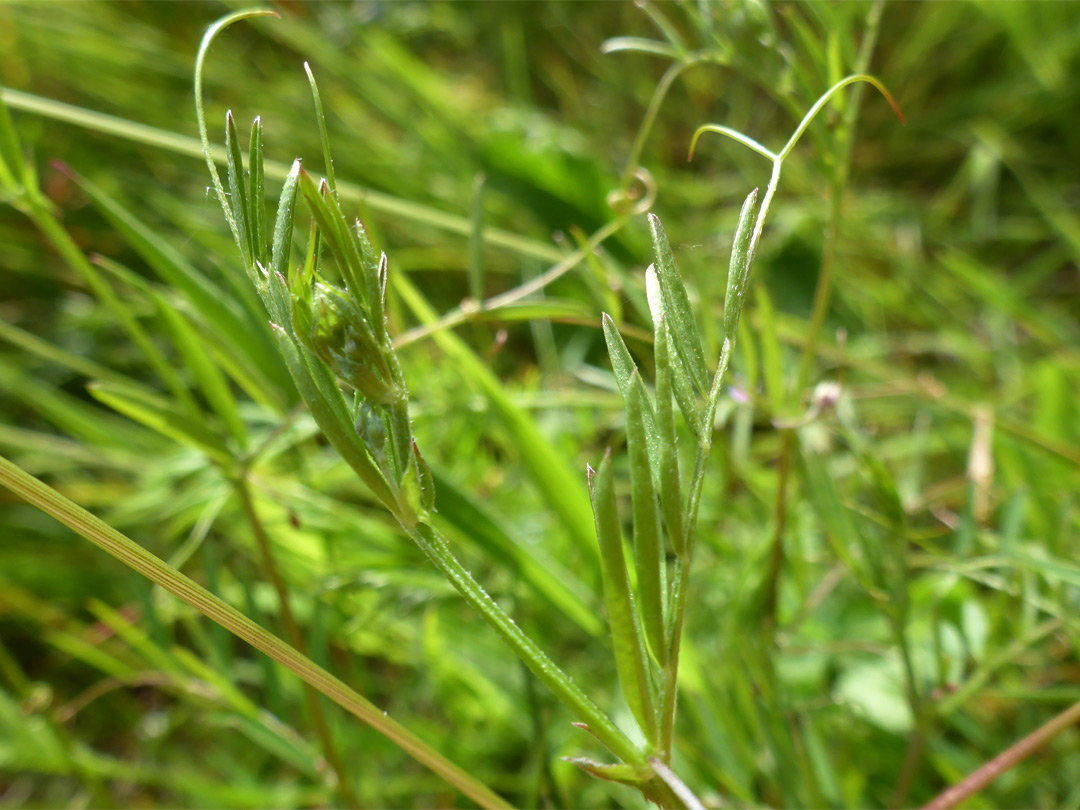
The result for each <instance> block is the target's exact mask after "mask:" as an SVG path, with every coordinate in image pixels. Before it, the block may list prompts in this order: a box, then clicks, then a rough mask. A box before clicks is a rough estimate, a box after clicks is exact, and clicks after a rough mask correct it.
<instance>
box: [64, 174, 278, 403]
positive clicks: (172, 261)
mask: <svg viewBox="0 0 1080 810" xmlns="http://www.w3.org/2000/svg"><path fill="white" fill-rule="evenodd" d="M66 172H67V173H68V175H69V176H70V177H71V178H72V179H73V180H74V181H75V182H76V183H77V184H78V185H79V187H80V188H81V189H82V190H83V191H85V192H86V194H87V195H88V196H89V197H90V199H91V200H93V201H94V203H95V205H96V206H97V208H98V210H100V211H101V213H103V214H104V215H105V218H106V219H108V220H109V221H110V222H111V223H112V225H113V226H114V227H115V228H116V229H117V230H118V231H120V233H121V234H122V235H123V237H124V239H125V240H126V241H127V243H128V244H129V245H131V247H132V248H133V249H134V250H135V252H136V253H138V254H139V255H140V256H141V257H142V258H143V259H144V260H145V261H146V263H147V264H149V265H150V267H151V268H153V270H154V271H155V272H156V273H157V274H158V276H159V277H160V278H161V279H162V281H164V282H165V283H167V284H168V285H169V286H171V287H175V288H176V289H177V290H179V291H180V292H181V293H182V294H183V296H184V297H185V298H186V299H187V300H188V302H190V304H191V307H192V309H193V311H194V312H197V313H198V314H199V316H200V318H201V319H203V320H204V321H205V323H207V324H212V325H213V326H214V330H213V331H215V332H216V333H218V334H220V335H221V336H222V339H223V341H224V342H225V343H226V345H227V346H228V347H229V350H230V351H231V352H233V353H235V354H236V355H237V356H238V357H244V358H245V359H246V364H249V365H251V366H253V368H252V369H251V371H250V372H249V373H248V375H247V376H249V377H252V378H257V377H255V374H256V373H257V375H258V376H261V377H262V378H263V379H262V380H261V385H260V390H261V396H260V398H261V399H263V400H268V401H272V402H273V401H276V402H279V403H282V400H284V403H282V408H283V409H284V407H285V404H291V403H294V402H295V394H294V392H293V390H292V387H291V386H290V385H289V377H288V372H287V371H286V370H285V367H284V364H283V363H282V361H281V357H280V355H279V354H278V353H277V351H276V348H275V346H274V344H273V341H272V340H271V338H270V336H269V335H268V334H267V331H266V329H265V320H266V319H265V317H264V316H263V314H262V309H261V307H260V305H259V300H258V298H257V297H256V296H255V295H254V291H253V290H252V291H251V292H250V300H245V301H244V302H243V304H242V305H238V304H237V302H236V301H235V300H233V299H232V298H230V296H228V295H226V294H225V292H224V291H223V290H222V289H221V288H220V287H219V286H218V285H217V284H215V283H213V282H212V281H210V280H209V279H208V278H207V277H206V276H205V275H203V274H202V273H201V272H199V271H198V270H197V269H196V268H195V267H193V266H192V265H191V263H190V262H188V261H187V259H185V258H184V257H183V256H182V255H181V254H180V253H179V251H177V250H176V249H175V248H173V247H172V246H171V245H169V244H168V243H167V242H165V240H163V239H161V238H160V237H159V236H158V235H157V234H156V233H154V231H153V230H151V229H150V228H149V227H147V225H146V224H145V223H143V222H141V221H140V220H139V219H137V218H136V217H135V216H134V215H133V214H132V213H131V212H130V211H128V210H127V209H126V208H124V207H123V206H122V205H120V203H119V202H117V201H116V200H115V199H114V198H113V197H111V196H110V195H108V194H107V193H106V192H105V191H104V190H102V189H101V188H100V187H99V186H97V185H96V184H95V183H92V182H91V181H89V180H87V179H86V178H85V177H83V176H82V175H80V174H79V173H78V172H75V171H73V170H70V169H67V170H66Z"/></svg>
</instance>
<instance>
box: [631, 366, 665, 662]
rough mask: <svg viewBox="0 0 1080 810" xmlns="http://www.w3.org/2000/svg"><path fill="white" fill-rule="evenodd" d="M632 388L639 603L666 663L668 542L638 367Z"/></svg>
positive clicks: (653, 647) (652, 641)
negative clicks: (655, 486)
mask: <svg viewBox="0 0 1080 810" xmlns="http://www.w3.org/2000/svg"><path fill="white" fill-rule="evenodd" d="M628 388H629V390H628V392H627V397H626V449H627V455H628V456H629V461H630V494H631V507H632V511H633V518H634V530H633V531H634V566H635V568H636V570H637V589H638V607H639V609H640V610H641V620H642V622H641V623H642V627H643V628H644V630H645V638H646V640H647V641H648V643H649V649H651V650H652V653H653V657H655V658H656V660H657V662H658V663H659V664H660V666H661V667H663V666H664V665H665V664H666V663H667V658H668V645H667V641H666V640H665V638H664V635H665V634H664V591H665V590H666V589H665V587H664V546H663V543H662V542H661V539H660V511H659V509H658V508H657V503H656V491H655V490H654V489H653V477H652V472H651V470H650V468H649V454H648V450H647V443H646V432H645V431H646V427H645V419H644V411H645V408H646V407H647V405H648V401H649V400H648V394H646V393H645V385H644V384H643V383H642V382H641V375H639V374H638V371H637V369H634V371H633V372H631V374H630V384H629V386H628Z"/></svg>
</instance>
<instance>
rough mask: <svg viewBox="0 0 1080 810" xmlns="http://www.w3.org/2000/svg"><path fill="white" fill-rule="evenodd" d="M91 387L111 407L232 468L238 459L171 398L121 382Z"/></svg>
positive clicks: (97, 384)
mask: <svg viewBox="0 0 1080 810" xmlns="http://www.w3.org/2000/svg"><path fill="white" fill-rule="evenodd" d="M88 390H89V391H90V393H91V394H92V395H93V396H94V398H95V399H98V400H100V401H101V402H104V403H105V404H106V405H108V406H109V407H110V408H113V409H114V410H116V411H119V412H120V413H122V414H124V415H125V416H129V417H131V418H132V419H134V420H135V421H136V422H139V423H140V424H143V425H146V426H147V427H149V428H152V429H153V430H156V431H157V432H158V433H161V434H162V435H163V436H168V437H169V438H170V439H173V440H175V441H178V442H180V443H181V444H185V445H187V446H189V447H193V448H195V449H196V450H199V451H200V452H203V453H205V454H206V455H207V456H208V457H209V458H211V459H212V460H214V461H215V462H217V463H218V464H220V465H221V466H222V467H224V468H225V469H231V468H232V466H233V465H234V462H235V459H234V458H233V456H232V454H231V453H229V450H228V448H226V447H225V445H224V443H223V442H222V441H221V438H220V437H219V436H218V435H217V434H216V433H214V431H212V430H210V429H208V428H207V427H206V426H205V425H204V424H203V423H202V422H201V421H199V420H197V419H193V418H192V417H191V416H190V415H188V413H187V412H186V411H185V410H182V409H180V408H178V407H176V406H175V405H174V404H173V403H171V402H169V401H168V400H166V399H163V398H161V397H158V396H155V395H153V394H150V393H148V392H147V391H145V390H141V389H138V388H133V387H132V386H128V385H122V384H120V383H111V382H98V383H93V384H91V385H90V386H88Z"/></svg>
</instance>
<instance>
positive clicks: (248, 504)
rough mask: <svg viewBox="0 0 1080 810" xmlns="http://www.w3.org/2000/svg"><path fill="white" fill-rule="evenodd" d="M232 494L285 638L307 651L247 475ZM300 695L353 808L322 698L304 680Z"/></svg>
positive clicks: (354, 800) (339, 786)
mask: <svg viewBox="0 0 1080 810" xmlns="http://www.w3.org/2000/svg"><path fill="white" fill-rule="evenodd" d="M236 495H237V497H238V498H239V499H240V505H241V507H242V508H243V511H244V516H245V517H246V518H247V521H248V524H249V525H250V526H251V531H252V533H253V534H254V535H255V541H256V543H257V544H258V546H259V556H260V557H261V558H262V567H263V570H264V571H265V572H266V577H267V579H269V580H270V583H271V584H272V585H273V586H274V591H275V592H276V593H277V597H278V602H279V603H280V604H281V623H282V624H283V625H284V626H285V635H286V637H287V638H288V641H289V644H291V645H292V646H293V647H294V648H295V649H296V650H297V651H298V652H299V653H300V654H301V655H307V644H306V642H305V640H304V634H303V632H301V630H300V625H299V624H297V622H296V617H295V616H294V615H293V612H292V607H291V605H290V604H289V601H290V600H289V589H288V587H287V586H286V584H285V580H284V578H283V577H282V576H281V571H280V569H279V568H278V565H277V561H276V560H275V558H274V549H273V546H272V545H271V543H270V537H269V536H268V535H267V533H266V527H265V526H264V525H263V522H262V520H260V519H259V515H258V512H256V511H255V503H254V502H253V500H252V498H251V486H250V485H249V483H248V480H247V477H246V476H244V475H241V476H240V477H239V478H238V479H237V480H236ZM304 697H305V699H306V700H307V706H308V714H309V715H310V716H311V724H312V725H313V726H314V727H315V733H316V734H317V735H318V737H319V740H320V741H321V742H322V746H323V753H324V754H325V756H326V761H327V762H328V763H329V765H330V768H331V769H332V770H333V771H334V773H335V774H336V775H337V790H338V793H340V794H341V797H342V799H344V800H345V803H346V804H347V805H348V806H349V807H353V808H357V807H359V806H360V804H359V802H358V801H357V798H356V794H355V792H354V791H353V787H352V782H351V780H350V779H349V772H348V770H347V769H346V768H345V765H344V763H343V762H342V760H341V755H340V754H339V753H338V750H337V744H336V743H335V742H334V736H333V734H332V733H331V731H330V725H329V723H327V721H326V713H325V712H323V707H322V702H321V701H320V700H319V692H318V690H317V689H315V687H314V686H312V685H311V684H309V683H305V684H304Z"/></svg>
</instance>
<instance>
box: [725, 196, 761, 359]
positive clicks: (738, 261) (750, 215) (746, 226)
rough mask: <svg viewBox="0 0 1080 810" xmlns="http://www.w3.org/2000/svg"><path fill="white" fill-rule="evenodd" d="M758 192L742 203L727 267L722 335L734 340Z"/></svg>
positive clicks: (744, 287) (739, 314) (749, 257)
mask: <svg viewBox="0 0 1080 810" xmlns="http://www.w3.org/2000/svg"><path fill="white" fill-rule="evenodd" d="M757 195H758V190H757V189H756V188H755V189H754V190H753V191H751V192H750V193H749V194H748V195H747V197H746V200H745V201H743V205H742V210H741V211H740V212H739V224H738V226H737V227H736V228H735V241H734V243H733V244H732V246H731V263H730V266H729V267H728V280H727V293H726V294H725V295H724V335H725V336H726V337H727V339H728V340H732V341H734V340H735V335H736V334H737V332H738V329H739V317H740V316H741V315H742V310H743V304H744V301H743V298H744V296H745V295H746V280H747V278H748V277H749V275H750V260H751V258H752V257H751V256H750V238H751V235H752V234H753V231H754V227H753V226H754V206H755V204H756V203H757Z"/></svg>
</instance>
